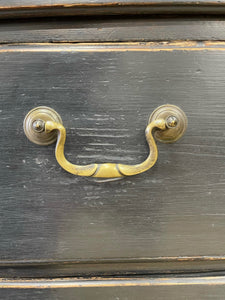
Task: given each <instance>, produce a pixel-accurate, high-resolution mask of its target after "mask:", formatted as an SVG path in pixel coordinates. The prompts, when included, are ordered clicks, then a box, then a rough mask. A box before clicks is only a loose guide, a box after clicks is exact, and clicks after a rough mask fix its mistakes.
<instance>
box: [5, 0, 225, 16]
mask: <svg viewBox="0 0 225 300" xmlns="http://www.w3.org/2000/svg"><path fill="white" fill-rule="evenodd" d="M224 12H225V1H224V0H222V1H218V0H214V1H206V0H200V1H196V0H190V1H184V0H175V1H171V0H166V1H165V0H156V1H149V0H141V1H130V0H120V1H116V0H113V1H112V0H104V1H101V0H81V1H74V0H54V1H50V0H48V1H45V0H35V1H29V0H22V1H19V0H15V1H14V0H10V1H6V0H3V1H1V4H0V18H11V17H12V18H18V17H22V18H24V17H26V18H30V17H37V16H39V17H46V16H62V15H64V16H69V15H85V16H88V15H126V14H127V15H129V14H135V15H138V14H139V15H140V14H141V15H146V14H167V15H168V14H171V13H176V14H206V13H207V14H223V13H224Z"/></svg>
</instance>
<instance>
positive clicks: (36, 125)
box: [32, 120, 45, 132]
mask: <svg viewBox="0 0 225 300" xmlns="http://www.w3.org/2000/svg"><path fill="white" fill-rule="evenodd" d="M32 128H33V130H34V131H36V132H43V131H44V130H45V122H44V121H43V120H35V121H34V122H33V124H32Z"/></svg>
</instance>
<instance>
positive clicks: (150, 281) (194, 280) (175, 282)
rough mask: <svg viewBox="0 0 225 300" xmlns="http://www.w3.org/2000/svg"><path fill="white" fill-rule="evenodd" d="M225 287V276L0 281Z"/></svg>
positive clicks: (31, 285)
mask: <svg viewBox="0 0 225 300" xmlns="http://www.w3.org/2000/svg"><path fill="white" fill-rule="evenodd" d="M188 285H212V286H215V285H224V286H225V276H214V277H180V278H177V277H161V278H154V277H148V278H116V279H115V278H102V277H99V278H96V277H94V278H88V279H79V278H62V279H61V278H56V279H29V280H28V279H26V280H15V279H13V280H8V279H0V288H7V289H9V288H14V289H51V288H54V289H55V288H82V287H90V288H91V287H92V288H96V287H135V286H139V287H140V286H142V287H150V286H188Z"/></svg>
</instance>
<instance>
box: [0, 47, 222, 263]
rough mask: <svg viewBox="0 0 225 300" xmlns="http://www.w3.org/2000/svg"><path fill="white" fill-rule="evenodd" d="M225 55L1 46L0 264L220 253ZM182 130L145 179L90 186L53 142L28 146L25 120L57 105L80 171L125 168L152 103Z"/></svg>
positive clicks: (211, 50)
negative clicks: (106, 165) (181, 114)
mask: <svg viewBox="0 0 225 300" xmlns="http://www.w3.org/2000/svg"><path fill="white" fill-rule="evenodd" d="M224 80H225V47H224V45H223V44H220V45H219V44H218V43H208V44H203V43H199V44H198V43H177V44H176V43H175V44H164V43H161V44H154V43H149V44H143V45H141V44H135V43H134V44H118V45H113V44H111V45H110V44H105V45H104V44H103V45H97V44H93V45H91V44H90V45H86V46H84V45H77V46H76V45H72V44H71V45H58V46H57V45H56V46H49V45H45V46H44V45H43V46H41V45H33V46H11V47H7V46H2V47H1V48H0V81H1V89H0V96H1V98H0V99H1V120H0V122H1V130H2V133H1V139H2V140H1V143H0V147H1V157H0V160H1V187H2V192H1V206H0V225H1V231H0V240H1V244H0V254H1V261H2V263H7V262H14V261H15V260H16V261H18V262H21V261H24V260H25V261H27V262H29V261H32V262H35V261H37V262H39V261H45V262H51V261H73V262H77V261H78V262H82V261H101V260H104V259H105V260H119V259H128V260H129V259H131V260H132V259H137V260H138V259H155V258H157V257H178V256H183V257H186V256H188V257H189V256H190V257H199V256H200V257H201V256H223V255H224V226H225V218H224V214H225V203H224V194H225V192H224V191H225V164H224V157H225V134H224V126H225V101H224V94H225V85H224ZM166 103H170V104H174V105H177V106H179V107H181V108H182V109H183V110H184V111H185V113H186V115H187V117H188V122H189V125H188V129H187V132H186V134H185V135H184V136H183V138H182V139H181V140H179V141H178V142H176V143H174V144H169V145H168V144H161V143H158V149H159V159H158V162H157V164H156V165H155V166H154V167H153V168H152V169H151V170H149V171H147V172H145V173H143V174H140V175H137V176H133V177H126V178H124V179H121V180H117V181H107V182H104V180H103V181H102V182H96V181H95V180H93V179H87V178H83V177H77V176H74V175H71V174H69V173H67V172H65V171H64V170H63V169H62V168H61V167H60V166H59V165H58V164H57V162H56V159H55V157H54V147H55V146H54V145H51V146H48V147H43V146H38V145H35V144H33V143H31V142H30V141H29V140H28V139H27V138H26V136H25V135H24V132H23V119H24V117H25V115H26V113H27V112H28V111H29V110H30V109H32V108H34V107H37V106H40V105H45V106H49V107H52V108H53V109H55V110H56V111H57V112H58V113H59V114H60V115H61V117H62V120H63V123H64V126H65V127H66V129H67V141H66V147H65V153H66V157H67V158H68V160H70V161H72V162H74V163H78V164H89V163H93V162H96V163H102V162H117V163H127V164H135V163H138V162H141V161H143V160H144V159H145V158H146V156H147V153H148V148H147V145H146V141H145V136H144V129H145V127H146V124H147V121H148V118H149V115H150V114H151V112H152V111H153V110H154V109H155V108H156V107H158V106H159V105H162V104H166Z"/></svg>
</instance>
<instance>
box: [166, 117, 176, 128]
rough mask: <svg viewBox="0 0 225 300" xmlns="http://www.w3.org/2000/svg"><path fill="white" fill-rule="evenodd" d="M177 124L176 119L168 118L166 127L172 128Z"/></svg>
mask: <svg viewBox="0 0 225 300" xmlns="http://www.w3.org/2000/svg"><path fill="white" fill-rule="evenodd" d="M177 124H178V119H177V118H176V117H175V116H169V117H168V118H167V120H166V125H167V127H169V128H174V127H176V126H177Z"/></svg>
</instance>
